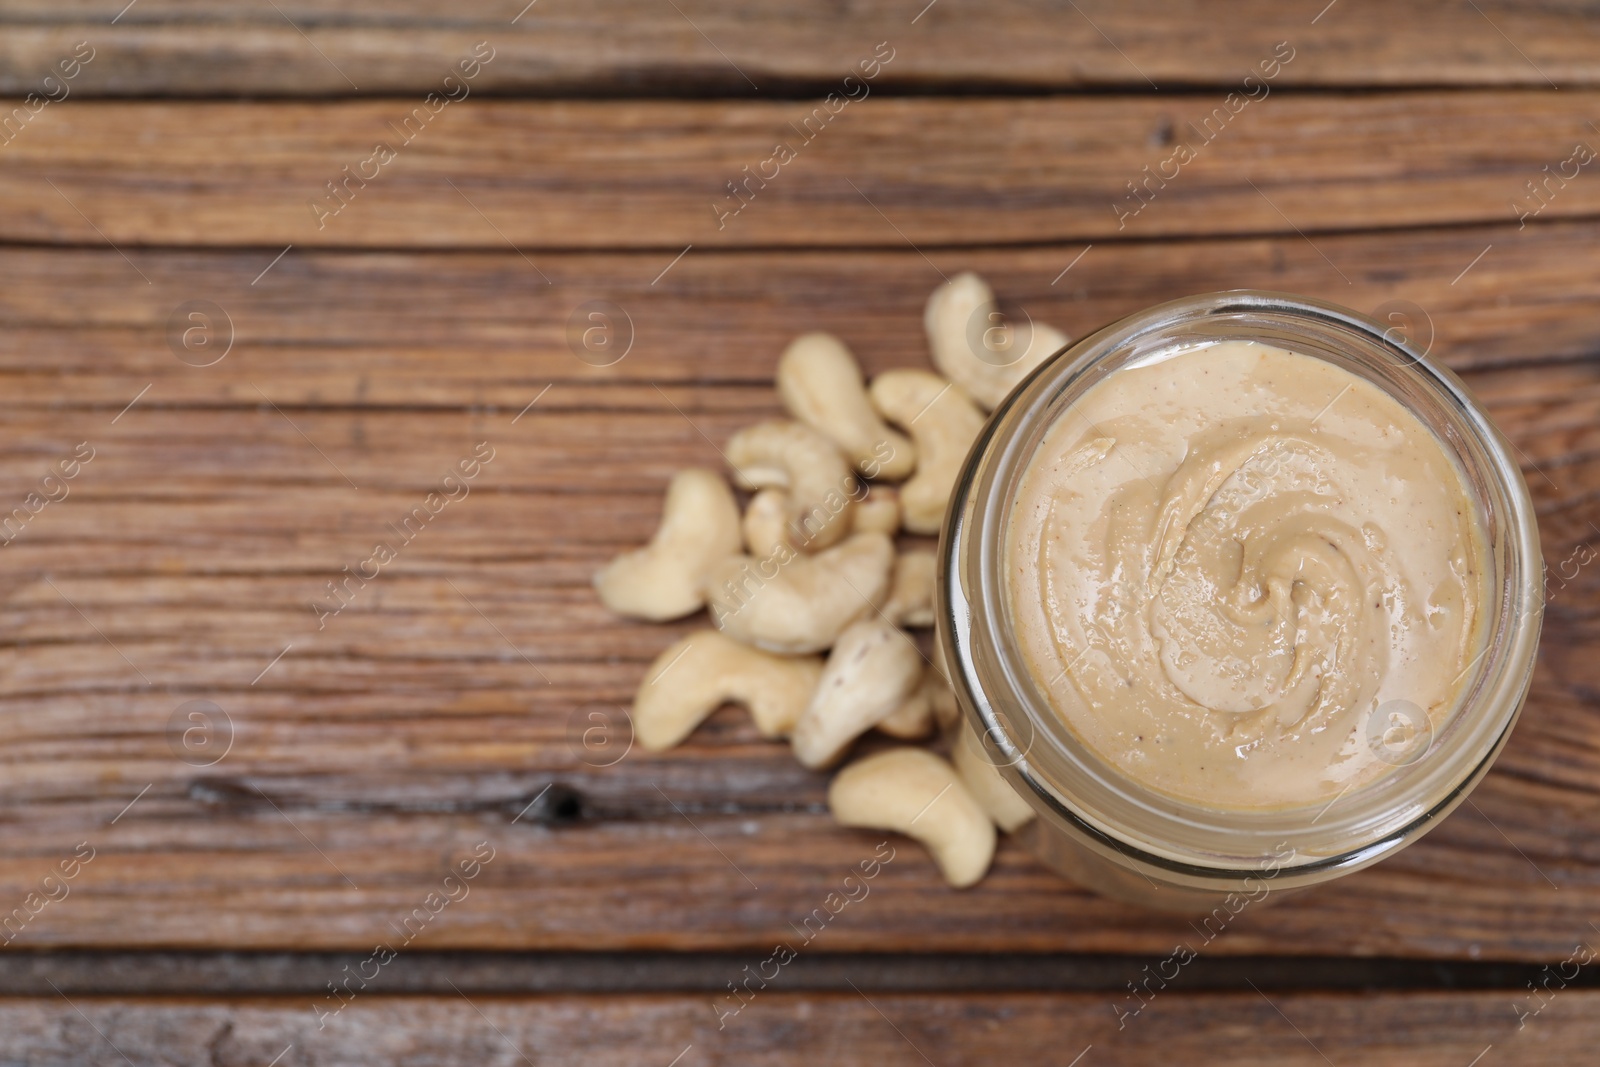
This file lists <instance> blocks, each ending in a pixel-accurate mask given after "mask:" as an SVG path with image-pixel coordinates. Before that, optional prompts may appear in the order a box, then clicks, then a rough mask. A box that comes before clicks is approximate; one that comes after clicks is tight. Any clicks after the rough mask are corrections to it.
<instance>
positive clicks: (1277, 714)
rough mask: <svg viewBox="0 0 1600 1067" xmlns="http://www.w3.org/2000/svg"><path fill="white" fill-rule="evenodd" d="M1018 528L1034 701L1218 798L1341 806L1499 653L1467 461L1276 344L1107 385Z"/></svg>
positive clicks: (1104, 747) (1359, 383)
mask: <svg viewBox="0 0 1600 1067" xmlns="http://www.w3.org/2000/svg"><path fill="white" fill-rule="evenodd" d="M1007 538H1008V543H1007V545H1006V553H1007V555H1006V559H1007V575H1008V580H1007V585H1008V594H1009V599H1010V603H1011V609H1012V615H1013V619H1014V624H1015V626H1016V629H1017V632H1018V636H1019V640H1020V644H1021V648H1022V650H1023V653H1024V655H1025V657H1026V660H1027V663H1028V667H1029V669H1030V670H1031V672H1032V673H1033V675H1034V678H1035V680H1036V682H1037V683H1038V687H1039V689H1040V690H1041V691H1042V692H1044V693H1045V694H1046V695H1047V697H1048V699H1049V700H1050V701H1051V703H1052V704H1053V705H1054V707H1055V708H1056V710H1057V711H1058V712H1059V713H1060V714H1061V715H1062V716H1063V718H1064V719H1065V720H1066V722H1067V724H1068V726H1070V727H1071V729H1072V731H1073V732H1074V733H1075V734H1076V735H1077V736H1078V737H1079V738H1080V739H1081V740H1082V741H1083V742H1084V743H1085V744H1086V745H1087V746H1088V747H1089V748H1090V749H1091V750H1092V751H1093V752H1095V753H1096V754H1098V755H1099V756H1100V757H1101V758H1102V759H1104V760H1106V761H1108V762H1109V763H1110V764H1111V765H1113V766H1114V767H1116V768H1118V769H1120V770H1121V771H1122V772H1124V773H1125V774H1127V775H1128V776H1129V777H1130V778H1132V779H1133V780H1134V781H1136V782H1138V783H1141V784H1143V785H1145V786H1147V787H1150V788H1152V789H1155V790H1158V791H1160V792H1162V793H1165V794H1168V795H1170V796H1174V797H1177V798H1180V799H1183V800H1187V801H1190V802H1193V803H1197V804H1199V805H1202V806H1205V807H1207V808H1212V809H1223V810H1261V809H1280V808H1289V807H1298V806H1303V805H1311V804H1326V803H1328V802H1330V801H1331V800H1332V799H1333V798H1334V797H1337V796H1339V795H1340V794H1341V793H1342V792H1344V791H1345V790H1347V789H1350V788H1352V787H1354V786H1358V785H1360V784H1363V783H1365V782H1368V781H1370V780H1373V779H1375V778H1377V777H1379V776H1380V775H1381V774H1383V773H1384V772H1385V771H1388V770H1390V769H1392V768H1393V767H1394V766H1395V765H1397V764H1401V763H1405V762H1409V761H1410V760H1411V759H1414V758H1416V756H1417V755H1420V754H1421V753H1422V752H1423V751H1425V748H1423V747H1419V746H1425V745H1426V743H1427V740H1428V738H1429V737H1430V736H1432V734H1433V733H1436V732H1437V731H1439V730H1440V729H1442V728H1443V726H1444V724H1445V723H1446V721H1447V720H1448V719H1449V717H1450V716H1451V715H1452V714H1453V713H1454V712H1455V710H1456V707H1457V705H1458V703H1459V698H1460V696H1461V694H1462V692H1463V691H1464V690H1465V689H1466V688H1467V687H1468V685H1469V684H1470V679H1469V678H1468V677H1467V676H1468V675H1469V674H1470V673H1471V668H1472V667H1473V666H1475V664H1476V660H1477V658H1478V656H1479V654H1480V653H1481V651H1482V649H1483V647H1484V637H1483V635H1482V634H1481V633H1480V632H1479V631H1480V627H1479V625H1478V618H1479V614H1480V613H1479V610H1478V609H1479V606H1480V604H1482V603H1484V602H1485V598H1486V597H1487V595H1488V593H1487V584H1486V583H1487V575H1488V558H1487V555H1486V548H1485V543H1484V538H1483V536H1482V533H1481V530H1480V513H1479V511H1478V508H1477V506H1476V505H1475V503H1474V502H1473V500H1472V498H1471V496H1470V494H1469V493H1468V491H1467V488H1466V485H1465V483H1464V480H1463V476H1462V474H1461V473H1460V471H1459V469H1458V468H1457V466H1456V463H1455V461H1454V460H1453V459H1452V458H1451V457H1450V456H1449V454H1448V453H1447V452H1446V451H1445V450H1444V447H1443V445H1442V444H1441V443H1440V441H1439V440H1438V439H1437V438H1436V437H1435V436H1434V435H1433V434H1432V433H1431V432H1430V431H1429V430H1428V428H1427V427H1426V426H1424V425H1423V423H1422V422H1421V420H1419V419H1418V418H1417V417H1416V416H1414V415H1412V414H1411V413H1410V412H1409V411H1407V410H1406V409H1405V408H1404V407H1403V406H1402V405H1401V404H1400V403H1399V402H1398V401H1396V400H1394V399H1393V398H1391V397H1390V396H1389V395H1387V394H1386V393H1384V392H1383V391H1382V390H1380V389H1379V388H1378V387H1376V386H1374V385H1372V384H1370V383H1368V382H1367V381H1365V380H1364V379H1361V378H1359V377H1357V376H1356V375H1355V374H1353V373H1351V372H1350V371H1347V370H1344V369H1343V368H1341V367H1337V366H1334V365H1333V364H1331V363H1328V362H1325V361H1323V360H1321V359H1318V358H1315V357H1312V356H1306V355H1301V354H1297V353H1293V352H1288V351H1285V350H1283V349H1281V348H1273V347H1270V346H1267V345H1262V344H1255V343H1249V342H1243V341H1226V342H1220V343H1214V344H1209V345H1203V346H1191V347H1187V348H1182V349H1176V350H1173V351H1170V352H1164V353H1161V354H1160V355H1159V356H1157V357H1155V358H1152V359H1147V360H1146V361H1144V362H1143V364H1142V365H1140V366H1137V367H1127V368H1123V369H1120V370H1117V371H1114V372H1112V373H1111V374H1110V375H1108V376H1107V377H1106V378H1105V379H1103V380H1102V381H1100V382H1098V383H1097V384H1095V385H1094V386H1092V387H1091V388H1090V389H1089V390H1088V391H1087V392H1086V393H1085V395H1084V396H1083V397H1081V398H1080V400H1079V401H1078V402H1077V403H1076V404H1074V405H1073V406H1072V407H1071V408H1069V409H1068V410H1067V411H1066V412H1065V413H1063V415H1062V416H1060V417H1059V418H1058V420H1057V422H1056V423H1055V424H1054V425H1053V426H1051V427H1050V429H1049V430H1048V431H1047V433H1046V436H1045V437H1044V439H1043V442H1042V443H1041V445H1040V447H1039V450H1038V453H1037V455H1036V456H1035V458H1034V462H1033V463H1032V465H1031V466H1030V469H1029V471H1028V473H1027V474H1026V475H1025V477H1024V479H1023V481H1022V484H1021V487H1020V492H1019V494H1018V497H1017V500H1016V504H1015V510H1014V511H1013V513H1012V516H1011V519H1010V525H1009V528H1008V534H1007ZM1391 701H1395V702H1406V703H1395V704H1391V703H1389V702H1391ZM1397 708H1398V709H1404V710H1403V712H1402V714H1401V715H1400V716H1399V718H1398V719H1395V718H1393V717H1392V716H1391V711H1392V710H1393V709H1397ZM1380 709H1381V710H1380ZM1408 714H1409V717H1410V718H1409V720H1408V718H1407V715H1408ZM1424 714H1425V715H1426V717H1427V721H1426V722H1424V721H1423V715H1424ZM1396 730H1398V731H1399V733H1398V734H1396V733H1394V731H1396ZM1408 735H1410V736H1409V737H1408ZM1411 738H1415V740H1413V739H1411Z"/></svg>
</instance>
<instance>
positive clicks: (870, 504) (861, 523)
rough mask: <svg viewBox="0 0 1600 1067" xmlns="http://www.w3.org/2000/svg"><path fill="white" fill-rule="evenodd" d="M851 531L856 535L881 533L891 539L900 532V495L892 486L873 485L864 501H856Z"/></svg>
mask: <svg viewBox="0 0 1600 1067" xmlns="http://www.w3.org/2000/svg"><path fill="white" fill-rule="evenodd" d="M854 516H855V517H854V518H853V519H852V520H851V521H852V525H851V529H852V530H853V531H854V532H856V533H868V532H871V533H881V534H888V535H889V536H890V537H893V536H894V535H895V534H897V533H899V532H900V493H899V491H898V490H896V489H895V487H894V486H892V485H875V486H873V487H872V488H871V489H869V490H868V491H867V497H866V499H865V500H858V501H856V508H855V513H854Z"/></svg>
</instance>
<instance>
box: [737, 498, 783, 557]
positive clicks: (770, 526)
mask: <svg viewBox="0 0 1600 1067" xmlns="http://www.w3.org/2000/svg"><path fill="white" fill-rule="evenodd" d="M788 521H789V494H788V493H785V492H784V491H783V490H782V489H763V490H761V491H760V492H759V493H757V494H756V495H755V496H753V497H751V498H750V503H748V504H746V505H745V508H744V520H743V522H742V523H741V525H742V527H743V529H744V550H745V551H746V552H748V553H750V554H751V555H752V556H754V557H755V558H756V559H767V558H769V557H771V556H774V555H778V554H780V553H782V552H784V551H788V552H790V553H793V552H794V551H795V547H794V543H793V542H791V541H790V540H789V530H788V527H787V526H786V525H785V524H786V523H787V522H788Z"/></svg>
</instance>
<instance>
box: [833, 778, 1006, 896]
mask: <svg viewBox="0 0 1600 1067" xmlns="http://www.w3.org/2000/svg"><path fill="white" fill-rule="evenodd" d="M828 807H829V808H830V809H831V810H832V811H833V817H834V818H835V819H837V820H838V821H839V822H840V823H842V824H843V825H845V826H860V827H864V828H869V829H874V830H896V831H898V832H900V833H903V834H908V835H910V836H911V837H914V838H916V839H917V840H918V841H920V842H922V843H923V845H925V846H927V849H928V851H929V852H931V853H932V854H933V859H934V862H935V863H937V864H938V865H939V872H940V873H941V874H943V875H944V880H945V881H946V882H948V883H950V885H952V886H954V887H955V888H957V889H964V888H966V887H967V886H970V885H973V884H975V883H976V882H977V881H978V880H979V879H980V878H982V877H983V876H984V873H985V872H987V871H988V869H989V863H990V861H991V860H992V859H993V858H994V845H995V831H994V823H993V822H991V821H990V820H989V816H988V815H987V814H985V813H984V810H983V809H982V808H981V807H979V806H978V802H977V801H976V800H974V799H973V797H972V794H971V793H969V792H968V791H967V787H966V786H965V785H963V784H962V782H961V779H960V778H959V777H958V776H957V774H956V771H955V768H954V767H952V766H950V764H949V763H947V762H945V761H944V760H942V759H940V758H939V757H938V756H935V755H934V754H933V753H932V752H929V751H928V750H927V749H922V748H896V749H890V750H889V751H888V752H880V753H878V754H877V755H874V756H868V757H867V758H866V759H863V760H860V761H858V762H856V763H852V764H850V765H849V766H848V767H846V768H844V770H842V771H840V772H839V773H838V774H837V775H836V776H835V777H834V779H833V784H832V785H831V786H829V787H828Z"/></svg>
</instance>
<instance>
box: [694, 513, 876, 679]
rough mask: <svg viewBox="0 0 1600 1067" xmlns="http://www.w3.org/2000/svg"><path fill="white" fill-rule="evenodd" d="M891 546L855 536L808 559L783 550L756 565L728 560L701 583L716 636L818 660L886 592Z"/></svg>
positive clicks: (740, 558)
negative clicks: (815, 654)
mask: <svg viewBox="0 0 1600 1067" xmlns="http://www.w3.org/2000/svg"><path fill="white" fill-rule="evenodd" d="M893 564H894V545H893V543H892V542H890V540H889V539H888V538H887V537H885V536H884V535H883V534H876V533H865V534H854V535H853V536H851V537H849V538H847V539H846V540H845V541H844V542H843V543H841V544H838V545H835V546H833V547H832V548H830V549H827V550H826V551H823V552H818V553H817V554H816V555H814V556H803V555H800V554H799V553H797V552H793V551H790V550H786V549H781V550H779V551H778V552H777V553H776V554H775V555H772V556H768V557H765V558H762V559H756V558H754V557H752V556H728V557H726V558H724V559H722V560H719V561H718V562H717V563H715V564H713V565H712V567H711V569H710V571H709V573H708V574H707V577H706V596H707V597H708V599H709V600H710V602H711V621H712V622H713V623H714V624H715V625H716V627H717V629H719V630H721V631H722V632H723V633H725V634H727V635H728V636H729V637H733V638H736V639H738V640H740V641H743V642H744V643H745V644H748V645H755V646H756V647H757V648H764V649H766V650H767V651H769V652H782V653H788V654H799V653H805V652H820V651H822V650H823V649H825V648H827V647H828V646H829V645H831V644H833V642H834V639H835V638H837V637H838V636H839V634H840V633H841V632H842V631H843V630H844V628H845V627H846V626H849V625H850V624H851V623H852V622H854V621H855V620H856V619H857V618H859V617H860V616H861V615H862V614H863V613H872V612H873V609H874V608H875V607H877V606H878V605H880V604H882V603H883V598H884V597H885V595H887V593H888V591H889V571H890V568H891V567H892V566H893Z"/></svg>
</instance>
